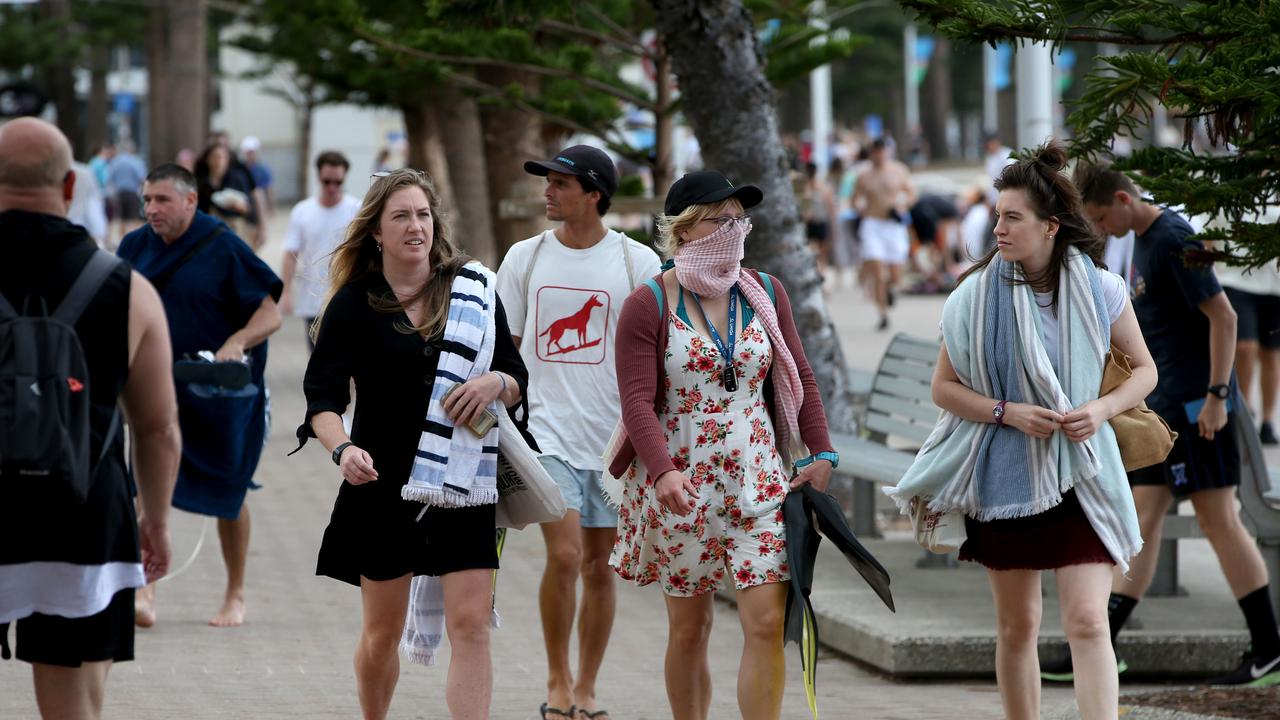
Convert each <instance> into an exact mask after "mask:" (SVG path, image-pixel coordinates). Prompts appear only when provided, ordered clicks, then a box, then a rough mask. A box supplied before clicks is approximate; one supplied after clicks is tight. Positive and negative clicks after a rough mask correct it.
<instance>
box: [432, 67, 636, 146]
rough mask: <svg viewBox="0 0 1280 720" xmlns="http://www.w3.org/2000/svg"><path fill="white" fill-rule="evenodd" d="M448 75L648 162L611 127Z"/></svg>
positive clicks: (460, 84)
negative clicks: (546, 108) (544, 107)
mask: <svg viewBox="0 0 1280 720" xmlns="http://www.w3.org/2000/svg"><path fill="white" fill-rule="evenodd" d="M446 74H447V75H448V76H449V80H450V82H452V83H453V84H454V85H456V86H457V87H460V88H465V89H467V90H471V91H474V92H477V93H479V94H480V95H482V96H484V97H488V98H494V99H497V100H501V101H502V102H505V103H508V104H510V105H511V106H512V107H514V108H517V109H519V110H523V111H525V112H527V113H530V114H533V115H537V116H538V117H540V118H542V119H544V120H548V121H550V122H553V123H556V124H557V125H563V126H564V127H567V128H569V129H571V130H574V131H577V132H580V133H582V134H584V135H594V136H595V137H598V138H600V139H602V140H604V141H605V144H606V145H608V146H609V148H610V149H611V150H614V151H615V152H617V153H618V154H620V155H623V156H625V157H627V158H628V159H631V160H634V161H637V162H647V161H646V160H645V157H644V153H643V152H642V151H640V150H637V149H636V148H634V147H632V146H631V145H629V144H628V143H626V142H625V141H622V140H618V139H610V136H611V135H612V136H614V137H615V138H616V136H617V130H615V129H614V128H612V127H610V126H596V127H589V126H587V125H584V124H582V123H580V122H578V121H577V120H574V119H572V118H568V117H565V116H563V115H557V114H555V113H551V112H547V111H546V110H543V109H542V108H540V107H538V106H537V105H534V104H532V103H530V102H527V101H525V100H521V99H519V98H516V97H512V96H511V94H510V93H507V92H505V91H504V90H503V89H502V88H499V87H495V86H494V85H490V84H489V83H487V82H484V81H483V80H479V79H477V78H474V77H471V76H469V75H465V74H462V73H456V72H452V71H446Z"/></svg>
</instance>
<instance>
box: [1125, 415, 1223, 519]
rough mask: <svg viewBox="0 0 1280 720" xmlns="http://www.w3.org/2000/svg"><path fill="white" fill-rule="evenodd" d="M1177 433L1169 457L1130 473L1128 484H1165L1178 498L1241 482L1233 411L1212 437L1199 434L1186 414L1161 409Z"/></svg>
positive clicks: (1166, 420)
mask: <svg viewBox="0 0 1280 720" xmlns="http://www.w3.org/2000/svg"><path fill="white" fill-rule="evenodd" d="M1161 417H1164V419H1165V422H1168V423H1169V427H1170V428H1172V429H1173V431H1174V432H1176V433H1178V439H1177V440H1175V441H1174V442H1173V450H1171V451H1170V452H1169V457H1167V458H1165V461H1164V462H1163V463H1161V464H1159V465H1152V466H1151V467H1147V468H1142V469H1141V470H1134V471H1133V472H1131V473H1129V484H1130V485H1164V486H1165V487H1168V488H1169V492H1171V493H1173V496H1174V497H1175V498H1177V499H1179V500H1181V499H1183V498H1186V497H1187V496H1189V495H1191V494H1192V493H1194V492H1197V491H1199V490H1212V489H1214V488H1224V487H1236V486H1238V485H1240V447H1239V445H1238V444H1237V443H1236V433H1235V422H1236V420H1235V413H1227V424H1226V425H1224V426H1223V427H1222V429H1221V430H1219V431H1218V432H1217V433H1215V434H1214V436H1213V439H1212V440H1205V439H1204V438H1202V437H1200V432H1199V430H1198V429H1197V428H1196V426H1195V425H1192V424H1191V423H1190V422H1188V421H1187V418H1186V416H1185V415H1182V416H1180V417H1174V418H1173V421H1171V418H1170V415H1166V414H1165V413H1161Z"/></svg>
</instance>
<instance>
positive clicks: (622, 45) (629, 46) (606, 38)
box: [538, 20, 653, 62]
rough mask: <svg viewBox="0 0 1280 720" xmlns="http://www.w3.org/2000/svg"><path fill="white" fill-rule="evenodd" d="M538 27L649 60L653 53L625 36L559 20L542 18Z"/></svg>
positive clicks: (651, 59) (651, 58)
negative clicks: (582, 38)
mask: <svg viewBox="0 0 1280 720" xmlns="http://www.w3.org/2000/svg"><path fill="white" fill-rule="evenodd" d="M538 28H539V29H544V28H545V29H547V30H551V31H553V32H560V33H565V34H568V35H578V36H581V37H585V38H589V39H591V40H595V41H596V42H599V43H604V44H605V45H610V46H612V47H615V48H618V49H619V50H625V51H626V52H629V53H631V54H632V55H639V56H641V57H644V58H648V59H649V61H650V62H652V61H653V53H652V52H651V51H649V50H648V49H646V48H645V47H644V46H643V45H636V44H635V43H633V42H631V41H630V40H628V39H625V38H616V37H613V36H612V35H606V34H604V33H599V32H596V31H594V30H588V29H586V28H584V27H578V26H577V25H572V24H570V23H566V22H561V21H559V20H543V21H541V22H540V23H538Z"/></svg>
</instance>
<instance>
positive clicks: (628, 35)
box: [585, 3, 644, 47]
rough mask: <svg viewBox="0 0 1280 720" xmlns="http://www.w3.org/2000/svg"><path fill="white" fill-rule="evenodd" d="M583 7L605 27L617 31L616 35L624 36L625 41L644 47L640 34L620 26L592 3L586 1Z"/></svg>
mask: <svg viewBox="0 0 1280 720" xmlns="http://www.w3.org/2000/svg"><path fill="white" fill-rule="evenodd" d="M585 9H586V11H587V12H588V13H590V14H591V15H592V16H593V17H594V18H595V19H596V20H599V21H600V22H601V23H602V24H604V25H605V27H607V28H609V29H610V30H612V31H613V32H615V33H617V34H618V37H621V38H625V39H626V41H627V42H628V43H630V44H632V45H638V46H640V47H644V41H642V40H641V39H640V36H639V35H636V34H635V33H633V32H631V31H630V30H628V29H626V28H624V27H622V26H621V25H619V24H618V23H616V22H614V20H613V18H611V17H609V16H608V15H606V14H604V13H603V12H601V11H600V9H599V8H597V7H595V6H594V5H592V4H591V3H587V4H586V7H585Z"/></svg>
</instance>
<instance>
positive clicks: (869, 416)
mask: <svg viewBox="0 0 1280 720" xmlns="http://www.w3.org/2000/svg"><path fill="white" fill-rule="evenodd" d="M940 347H941V343H940V341H938V340H926V339H923V338H918V337H912V336H910V335H906V334H904V333H899V334H898V335H896V336H895V337H894V338H893V340H892V341H891V342H890V343H889V348H888V349H887V350H886V351H885V354H884V356H883V357H882V358H881V359H880V367H878V368H877V369H876V372H875V375H874V376H873V377H872V380H871V388H870V392H869V395H868V397H867V401H866V412H865V414H864V416H863V418H862V422H861V428H860V430H861V432H860V434H859V436H856V437H855V436H852V435H842V434H834V435H832V437H831V441H832V444H834V445H835V449H836V451H837V452H839V453H840V458H841V464H840V469H839V470H837V471H836V472H837V473H838V474H840V475H842V476H845V477H849V478H851V479H852V481H853V494H852V502H853V511H852V515H851V517H850V519H849V524H850V526H851V527H852V528H853V530H854V532H855V533H858V534H859V535H862V536H864V537H875V536H878V534H879V533H878V531H877V530H876V522H875V516H876V504H877V503H876V501H877V499H878V498H879V492H880V490H879V487H878V486H881V485H894V484H897V482H898V480H899V479H901V478H902V475H903V474H904V473H906V471H907V469H908V468H909V467H910V466H911V462H912V460H913V459H914V458H915V453H916V450H917V449H919V447H920V446H921V445H922V444H924V441H925V439H926V438H928V436H929V433H930V432H932V430H933V427H934V424H935V423H936V422H937V418H938V408H937V406H935V405H934V404H933V399H932V391H931V387H930V386H931V382H932V380H933V368H934V365H936V364H937V360H938V351H939V348H940ZM1236 402H1237V403H1240V402H1241V401H1240V400H1239V399H1238V398H1237V400H1236ZM1253 427H1254V425H1253V423H1252V422H1249V423H1244V422H1239V423H1236V428H1237V435H1238V441H1239V443H1240V448H1241V483H1240V503H1241V516H1242V518H1243V519H1244V520H1245V522H1246V524H1247V525H1248V526H1249V528H1250V530H1251V531H1252V532H1253V534H1254V537H1256V538H1257V539H1258V544H1259V546H1260V548H1261V549H1262V552H1263V556H1264V559H1265V561H1266V563H1267V568H1268V570H1269V572H1270V577H1271V578H1272V583H1271V588H1272V592H1273V594H1275V595H1276V597H1273V600H1275V601H1276V602H1277V607H1280V468H1277V469H1271V470H1268V468H1267V464H1266V460H1265V458H1264V457H1263V454H1262V446H1261V444H1260V443H1259V441H1258V435H1257V433H1256V432H1254V431H1253ZM1163 537H1164V540H1163V542H1164V544H1163V545H1162V546H1161V551H1160V563H1159V566H1158V568H1157V571H1156V578H1155V580H1154V581H1153V582H1152V586H1151V590H1150V591H1149V594H1151V595H1162V594H1163V595H1171V594H1176V593H1177V592H1178V581H1177V555H1178V546H1177V541H1178V540H1179V539H1182V538H1195V537H1203V533H1202V532H1201V531H1200V526H1199V524H1198V523H1197V522H1196V519H1195V517H1194V516H1191V515H1178V514H1177V508H1176V506H1175V507H1174V508H1173V509H1172V510H1171V511H1170V514H1169V515H1168V516H1167V517H1166V518H1165V522H1164V529H1163Z"/></svg>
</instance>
